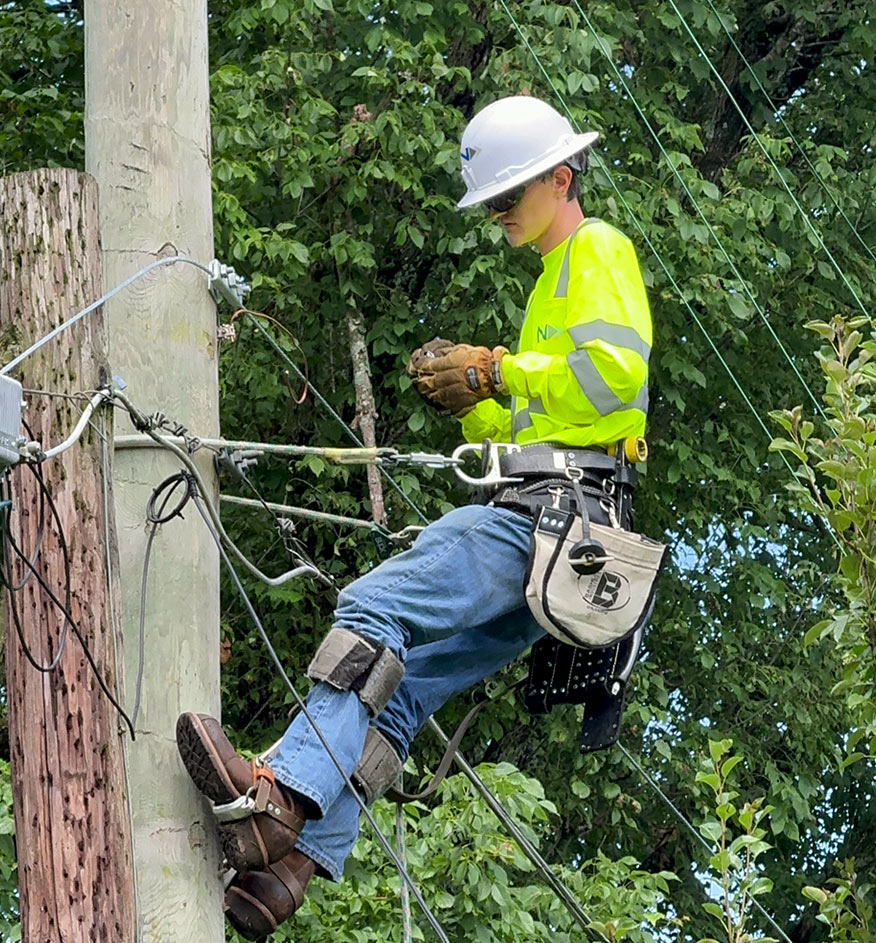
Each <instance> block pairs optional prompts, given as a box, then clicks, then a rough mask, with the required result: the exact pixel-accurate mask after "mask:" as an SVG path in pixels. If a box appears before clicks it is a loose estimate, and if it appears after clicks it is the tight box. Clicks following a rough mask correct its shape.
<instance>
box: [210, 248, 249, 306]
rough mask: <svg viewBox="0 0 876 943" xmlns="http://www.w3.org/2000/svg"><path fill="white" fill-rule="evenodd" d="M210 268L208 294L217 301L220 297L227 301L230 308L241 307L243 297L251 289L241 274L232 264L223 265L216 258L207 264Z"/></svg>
mask: <svg viewBox="0 0 876 943" xmlns="http://www.w3.org/2000/svg"><path fill="white" fill-rule="evenodd" d="M208 267H209V269H210V282H209V288H210V294H211V295H212V296H213V298H214V300H215V301H216V302H217V303H218V302H219V300H220V299H222V300H223V301H227V302H228V304H230V305H231V307H232V308H241V307H243V303H244V299H245V298H246V296H247V295H248V294H249V293H250V291H252V288H251V287H250V285H249V284H247V281H246V279H245V278H244V277H243V276H242V275H238V274H237V272H235V271H234V268H233V266H231V265H225V264H224V263H222V262H220V261H219V260H218V259H213V261H212V262H211V263H210V265H209V266H208Z"/></svg>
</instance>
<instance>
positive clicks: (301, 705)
mask: <svg viewBox="0 0 876 943" xmlns="http://www.w3.org/2000/svg"><path fill="white" fill-rule="evenodd" d="M190 494H191V499H192V502H193V503H194V505H195V507H196V508H197V510H198V513H199V514H200V515H201V518H202V519H203V521H204V524H205V526H206V527H207V530H208V531H209V533H210V535H211V537H212V538H213V541H214V542H215V544H216V547H217V549H218V550H219V555H220V556H221V557H222V562H223V563H224V564H225V567H226V569H227V570H228V574H229V576H230V577H231V579H232V582H233V583H234V585H235V588H236V589H237V592H238V593H239V595H240V597H241V599H242V600H243V604H244V606H245V607H246V609H247V612H248V613H249V616H250V618H251V619H252V621H253V623H254V624H255V627H256V629H257V630H258V633H259V635H260V636H261V639H262V642H263V643H264V645H265V647H266V648H267V650H268V654H269V655H270V657H271V660H272V661H273V662H274V666H275V667H276V669H277V671H278V672H279V674H280V677H281V678H282V679H283V681H284V683H285V684H286V686H287V687H288V689H289V691H290V693H291V694H292V697H293V698H294V700H295V703H296V704H297V705H298V709H299V710H300V711H301V713H302V714H303V715H304V716H305V717H306V718H307V720H308V722H309V723H310V726H311V727H312V728H313V731H314V733H315V734H316V736H317V738H318V739H319V741H320V743H321V744H322V746H323V749H324V750H325V751H326V753H327V754H328V756H329V758H330V759H331V761H332V763H333V764H334V766H335V768H336V769H337V771H338V772H339V773H340V775H341V777H342V779H343V780H344V784H345V786H346V787H347V789H349V790H350V792H351V794H352V795H353V797H354V798H355V800H356V803H357V805H358V806H359V810H360V812H361V813H362V814H363V815H364V816H365V818H366V819H367V821H368V824H369V825H370V826H371V828H372V830H373V831H374V836H375V838H377V840H378V842H379V843H380V845H381V846H382V847H383V850H384V851H385V852H386V854H387V856H388V857H389V859H390V860H391V861H392V863H393V864H394V865H395V867H396V868H397V869H398V872H399V875H400V876H401V877H402V879H403V880H404V882H405V884H406V885H407V886H408V888H409V889H410V891H411V893H412V894H413V896H414V899H415V900H416V902H417V904H418V905H419V907H420V910H421V911H422V912H423V915H424V916H425V917H426V919H427V920H428V921H429V924H430V925H431V927H432V929H433V930H434V931H435V935H436V936H437V937H438V939H439V940H441V941H442V943H450V941H449V939H448V937H447V934H446V933H445V932H444V929H443V928H442V926H441V924H440V923H439V922H438V919H437V917H436V916H435V915H434V914H433V913H432V910H431V909H430V907H429V905H428V904H427V903H426V901H425V899H424V898H423V895H422V894H421V893H420V890H419V888H418V887H417V886H416V884H415V883H414V881H413V879H412V878H411V876H410V874H409V873H408V871H407V869H406V868H405V866H404V865H403V864H402V862H401V861H400V859H399V857H398V855H397V854H396V853H395V851H394V850H393V848H392V845H391V844H390V842H389V840H388V839H387V838H386V836H385V835H384V834H383V832H382V831H381V830H380V827H379V826H378V824H377V822H376V821H375V819H374V816H373V815H372V814H371V810H370V809H369V808H368V806H367V805H366V804H365V801H364V799H363V798H362V796H361V795H360V794H359V792H358V790H357V789H356V787H355V786H354V785H353V782H352V780H351V779H350V777H349V775H348V774H347V773H346V771H345V770H344V767H343V765H342V764H341V762H340V760H339V759H338V758H337V755H336V754H335V752H334V750H332V748H331V746H330V745H329V743H328V741H327V740H326V739H325V737H324V735H323V733H322V731H321V730H320V728H319V725H318V724H317V723H316V721H315V720H314V719H313V716H312V715H311V713H310V711H309V710H308V708H307V704H306V703H305V701H304V698H302V697H301V695H300V694H299V693H298V691H297V690H296V688H295V685H294V684H292V681H291V679H290V678H289V676H288V674H286V670H285V668H284V667H283V663H282V662H281V661H280V659H279V657H278V655H277V653H276V651H275V649H274V646H273V645H272V644H271V640H270V638H268V634H267V632H266V631H265V628H264V626H263V625H262V622H261V619H259V617H258V613H257V612H256V611H255V608H254V606H253V604H252V602H251V600H250V598H249V595H248V594H247V592H246V590H245V589H244V587H243V584H242V583H241V582H240V577H239V576H238V575H237V571H236V570H235V569H234V565H233V564H232V562H231V560H230V559H229V557H228V554H227V553H226V552H225V547H224V546H223V542H222V540H221V538H220V536H219V534H218V532H217V531H216V529H215V527H214V525H213V521H212V520H211V517H210V515H208V513H207V511H205V510H204V506H203V505H202V504H201V499H200V497H199V495H198V492H197V489H196V488H195V487H194V483H193V485H192V487H191V490H190Z"/></svg>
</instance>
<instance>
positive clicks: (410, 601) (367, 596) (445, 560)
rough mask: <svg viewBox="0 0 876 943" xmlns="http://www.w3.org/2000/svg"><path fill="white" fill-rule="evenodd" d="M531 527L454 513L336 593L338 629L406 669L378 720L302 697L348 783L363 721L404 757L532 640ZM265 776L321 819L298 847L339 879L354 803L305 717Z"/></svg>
mask: <svg viewBox="0 0 876 943" xmlns="http://www.w3.org/2000/svg"><path fill="white" fill-rule="evenodd" d="M529 530H530V522H529V520H528V519H527V518H526V517H524V516H522V515H520V514H515V513H514V512H513V511H509V510H506V509H504V508H493V507H485V506H482V505H472V506H469V507H463V508H457V509H456V510H454V511H451V512H450V513H449V514H446V515H445V516H444V517H442V518H441V519H440V520H439V521H436V522H435V523H434V524H430V525H429V526H428V527H427V528H426V529H425V530H424V531H423V532H422V533H421V534H420V536H419V537H418V538H417V540H416V541H415V543H414V545H413V546H412V547H411V548H410V549H409V550H406V551H405V552H404V553H400V554H398V555H397V556H394V557H391V558H390V559H389V560H386V561H384V562H383V563H381V564H380V566H378V567H377V568H375V569H374V570H372V571H371V572H369V573H367V574H366V575H365V576H363V577H360V578H359V579H358V580H356V581H355V582H353V583H351V584H350V585H349V586H348V587H346V588H345V589H344V590H343V591H342V592H341V594H340V597H339V599H338V607H337V609H336V610H335V625H336V626H338V627H342V628H346V629H350V630H352V631H354V632H358V633H360V634H361V635H364V636H367V637H368V638H372V639H375V640H377V641H379V642H381V643H382V644H384V645H386V646H387V647H388V648H390V649H391V650H392V651H393V652H394V653H395V654H396V655H397V656H398V657H399V658H400V659H401V660H402V661H404V662H405V675H404V678H403V679H402V682H401V684H400V685H399V687H398V688H397V690H396V692H395V694H394V695H393V697H392V698H391V700H390V701H389V703H388V704H387V706H386V708H385V709H384V710H383V712H382V713H381V714H380V715H379V716H378V717H376V718H373V719H372V718H369V716H368V713H367V712H366V710H365V708H364V707H363V705H362V703H361V701H360V700H359V698H358V696H357V695H356V694H355V693H354V692H352V691H338V690H337V689H336V688H333V687H331V686H330V685H328V684H324V683H320V684H317V685H315V686H314V688H313V689H312V690H311V692H310V694H309V695H308V698H307V707H308V710H309V712H310V714H311V716H312V717H313V719H314V721H315V723H316V724H317V725H318V726H319V728H320V730H321V731H322V733H323V736H324V737H325V738H326V740H327V741H328V743H329V744H330V746H331V747H332V750H333V751H334V753H335V755H336V756H337V758H338V759H339V760H340V762H341V765H342V766H343V768H344V771H345V772H346V773H347V775H349V774H350V773H352V771H353V770H354V769H355V768H356V766H357V765H358V764H359V759H360V757H361V755H362V748H363V746H364V743H365V734H366V732H367V730H368V724H369V722H370V723H373V724H374V726H375V727H377V728H378V729H379V730H380V732H381V733H383V734H384V735H385V736H386V737H387V738H388V739H389V740H390V741H391V742H392V743H393V744H395V746H396V747H397V749H398V752H399V755H400V756H402V757H406V756H407V753H408V748H409V746H410V742H411V740H412V739H413V737H414V735H415V734H416V732H417V731H418V730H419V729H420V727H421V726H422V725H423V723H425V721H426V720H427V719H428V717H429V715H430V714H432V713H434V712H435V711H436V710H438V708H440V707H441V705H442V704H444V702H445V701H447V700H448V699H449V698H450V697H452V696H453V695H454V694H457V693H459V692H460V691H464V690H465V689H466V688H468V687H471V685H473V684H476V683H477V682H478V681H481V680H483V679H484V678H486V677H487V676H488V675H490V674H493V673H494V672H495V671H498V670H499V669H500V668H502V667H503V666H504V665H507V664H508V663H509V662H511V661H512V660H513V659H514V658H515V657H517V655H519V654H520V653H521V652H523V651H525V650H526V649H527V648H529V647H530V646H531V645H532V643H533V642H534V641H536V639H538V638H540V637H541V635H542V634H543V630H542V629H541V627H540V626H539V625H538V623H536V621H535V620H534V619H533V618H532V616H531V615H530V612H529V610H528V609H527V607H526V604H525V602H524V598H523V577H524V573H525V571H526V563H527V559H528V554H529ZM271 768H272V769H273V771H274V773H275V775H276V777H277V779H278V780H279V781H280V782H281V783H283V784H284V785H286V786H288V787H289V788H290V789H293V790H294V791H296V792H298V793H300V794H301V795H304V796H307V797H308V798H309V799H311V800H312V801H313V802H314V803H316V805H317V806H318V807H319V809H320V810H321V812H322V813H323V815H322V818H320V819H313V820H311V821H309V822H308V823H307V825H306V826H305V828H304V830H303V831H302V832H301V836H300V838H299V839H298V848H299V849H300V850H301V851H303V852H304V853H305V854H306V855H308V856H309V857H310V858H312V859H313V860H314V861H315V862H316V863H317V864H318V865H320V866H321V868H323V869H324V870H325V872H326V873H328V874H329V875H330V876H331V877H332V878H334V879H335V880H339V879H340V876H341V872H342V871H343V867H344V861H345V859H346V857H347V855H348V854H349V853H350V849H351V848H352V847H353V843H354V842H355V840H356V836H357V834H358V819H359V806H358V805H357V803H356V801H355V799H354V798H353V796H352V795H350V793H349V792H348V791H347V790H345V789H344V781H343V778H342V777H341V775H340V773H339V772H338V770H337V768H336V767H335V765H334V763H333V762H332V760H331V758H330V757H329V756H328V754H327V753H326V751H325V749H324V748H323V746H322V744H321V743H320V741H319V739H318V738H317V736H316V734H315V733H314V731H313V728H312V727H311V724H310V721H309V720H307V718H306V717H305V716H304V715H303V714H299V715H298V716H297V717H296V718H295V719H294V720H293V721H292V723H291V724H290V726H289V728H288V730H287V731H286V733H285V734H284V736H283V739H282V741H281V743H280V747H279V749H278V751H277V752H276V754H275V755H274V756H273V757H272V759H271Z"/></svg>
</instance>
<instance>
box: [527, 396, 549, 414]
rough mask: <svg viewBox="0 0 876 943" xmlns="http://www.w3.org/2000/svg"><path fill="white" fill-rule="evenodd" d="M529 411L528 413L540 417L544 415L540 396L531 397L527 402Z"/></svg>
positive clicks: (544, 411)
mask: <svg viewBox="0 0 876 943" xmlns="http://www.w3.org/2000/svg"><path fill="white" fill-rule="evenodd" d="M529 411H530V413H541V415H542V416H544V415H545V414H546V410H545V408H544V403H543V402H542V401H541V397H540V396H533V397H532V399H531V400H530V401H529Z"/></svg>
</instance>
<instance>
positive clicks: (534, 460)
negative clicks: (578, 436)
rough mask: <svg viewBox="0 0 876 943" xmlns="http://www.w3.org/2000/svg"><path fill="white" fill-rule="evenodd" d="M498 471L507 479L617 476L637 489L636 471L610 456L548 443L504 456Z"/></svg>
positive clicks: (617, 478) (618, 482) (525, 447)
mask: <svg viewBox="0 0 876 943" xmlns="http://www.w3.org/2000/svg"><path fill="white" fill-rule="evenodd" d="M499 469H500V471H501V473H502V475H503V476H504V477H506V478H517V477H521V476H522V477H554V478H556V477H559V476H562V477H565V478H581V477H583V478H590V477H591V476H595V477H597V478H598V479H602V478H607V477H609V476H614V477H615V479H616V483H617V484H623V485H634V484H635V482H636V470H635V469H634V468H630V467H629V466H627V465H626V464H624V463H620V464H619V463H618V461H617V459H615V458H614V457H613V456H611V455H606V454H605V453H604V452H596V451H594V450H592V449H569V448H562V447H558V446H554V445H550V444H548V443H539V444H538V445H528V446H524V447H523V448H522V449H521V450H520V451H519V452H505V453H504V454H502V455H501V456H500V457H499Z"/></svg>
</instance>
